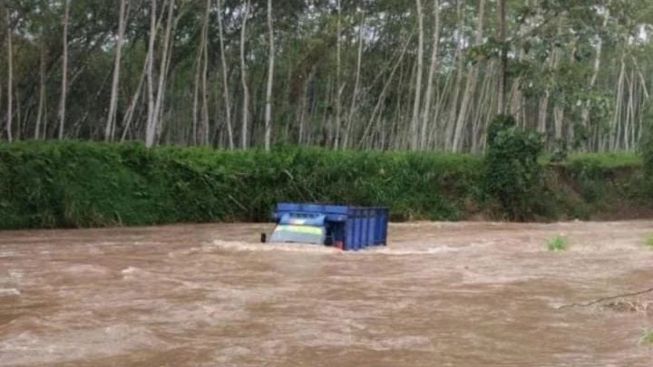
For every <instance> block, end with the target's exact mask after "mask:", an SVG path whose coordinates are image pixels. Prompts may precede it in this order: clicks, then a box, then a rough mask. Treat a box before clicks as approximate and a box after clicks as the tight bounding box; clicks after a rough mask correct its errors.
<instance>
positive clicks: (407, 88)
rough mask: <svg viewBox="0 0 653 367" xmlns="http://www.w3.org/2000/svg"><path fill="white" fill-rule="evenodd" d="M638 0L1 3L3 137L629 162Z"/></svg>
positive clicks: (643, 39)
mask: <svg viewBox="0 0 653 367" xmlns="http://www.w3.org/2000/svg"><path fill="white" fill-rule="evenodd" d="M651 24H653V2H651V1H649V0H360V1H349V0H286V1H271V0H247V1H244V0H207V1H185V0H156V1H148V0H119V1H118V0H114V1H99V0H75V1H72V0H3V1H2V2H0V45H2V47H0V124H1V126H2V129H1V130H0V136H1V138H3V139H7V140H25V139H82V140H86V139H92V140H108V141H122V140H125V141H144V142H146V143H147V144H148V145H157V144H180V145H211V146H213V147H221V148H229V147H243V148H245V147H252V146H256V147H269V146H271V145H274V144H275V143H283V144H299V145H310V146H322V147H330V148H338V149H339V148H343V147H344V148H346V149H365V148H374V149H388V150H398V149H402V150H403V149H408V150H436V151H445V152H481V151H483V150H484V148H485V147H486V142H487V139H486V136H487V127H488V124H489V122H490V121H491V120H492V119H493V118H494V117H495V115H496V114H497V112H499V113H501V112H503V113H509V114H511V115H513V116H514V118H515V119H516V121H517V124H518V125H519V126H521V127H530V128H533V129H535V130H537V131H538V132H539V133H541V134H542V135H543V139H544V143H545V148H546V149H547V150H549V151H554V150H557V149H563V150H569V151H583V152H588V151H589V152H592V151H602V152H603V151H624V150H626V151H635V150H636V148H637V145H638V142H639V139H640V137H641V135H642V130H643V129H642V125H643V122H644V121H645V116H646V115H647V114H650V113H651V110H652V108H651V99H650V91H651V86H652V85H651V77H652V76H653V43H652V42H651V40H652V39H653V27H652V26H651Z"/></svg>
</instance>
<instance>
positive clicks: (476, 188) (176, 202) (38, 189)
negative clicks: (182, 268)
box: [0, 142, 653, 229]
mask: <svg viewBox="0 0 653 367" xmlns="http://www.w3.org/2000/svg"><path fill="white" fill-rule="evenodd" d="M542 164H543V165H544V166H545V172H546V174H545V175H544V178H543V179H544V187H543V189H539V190H538V192H533V195H539V196H541V200H538V205H537V207H536V208H534V210H533V213H534V215H533V219H535V220H557V219H573V218H580V219H592V218H599V219H604V218H610V217H613V218H626V217H639V216H646V215H649V214H650V213H652V212H653V211H652V210H651V207H652V206H653V205H651V204H650V203H651V199H650V198H651V196H650V191H651V190H650V188H649V185H647V184H646V183H645V179H644V177H643V174H642V162H641V160H640V159H639V158H637V157H636V156H635V155H615V154H611V155H582V156H575V157H571V158H570V159H569V160H568V161H567V162H563V163H560V164H555V165H554V164H549V163H542ZM484 172H485V171H484V164H483V160H482V158H481V157H476V156H469V155H449V154H432V153H403V152H390V153H381V152H334V151H327V150H323V149H299V148H281V149H277V150H275V151H274V152H272V153H269V154H268V153H264V152H261V151H235V152H227V151H215V150H211V149H201V148H178V147H161V148H156V149H152V150H147V149H145V148H144V147H143V146H141V145H135V144H127V145H118V144H102V143H89V142H55V143H43V142H39V143H15V144H3V145H0V228H2V229H11V228H55V227H90V226H110V225H149V224H162V223H176V222H206V221H262V220H266V219H267V218H268V216H269V213H270V210H271V208H272V207H273V205H274V203H275V202H277V201H309V202H338V203H352V204H359V205H386V206H389V207H390V208H391V212H392V215H393V217H394V219H395V220H406V219H429V220H462V219H474V218H491V219H501V218H503V217H504V214H505V213H502V210H501V209H500V206H499V205H497V204H496V202H495V201H494V200H493V199H492V198H491V197H489V195H486V193H485V190H484V187H485V186H484Z"/></svg>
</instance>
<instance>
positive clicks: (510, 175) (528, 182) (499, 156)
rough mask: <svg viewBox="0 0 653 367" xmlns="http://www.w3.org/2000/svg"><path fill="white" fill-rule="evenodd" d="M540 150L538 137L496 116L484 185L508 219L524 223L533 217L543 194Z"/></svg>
mask: <svg viewBox="0 0 653 367" xmlns="http://www.w3.org/2000/svg"><path fill="white" fill-rule="evenodd" d="M542 150H543V144H542V141H541V136H540V135H539V134H537V133H535V132H533V131H526V130H521V129H519V128H517V127H516V126H515V120H514V119H513V118H512V117H510V116H498V117H497V118H496V119H495V120H494V121H493V122H492V124H491V125H490V127H489V129H488V150H487V154H486V157H485V163H486V167H485V169H486V172H485V186H486V190H487V193H488V194H489V195H490V196H491V197H492V198H494V199H496V200H497V201H498V202H499V204H500V205H501V208H502V210H503V212H504V213H505V214H506V215H507V216H508V217H509V218H510V219H517V220H525V219H529V218H532V217H533V216H534V215H535V214H536V207H537V200H538V197H539V196H541V194H542V185H541V179H542V166H541V165H540V164H539V163H538V158H539V156H540V154H541V153H542Z"/></svg>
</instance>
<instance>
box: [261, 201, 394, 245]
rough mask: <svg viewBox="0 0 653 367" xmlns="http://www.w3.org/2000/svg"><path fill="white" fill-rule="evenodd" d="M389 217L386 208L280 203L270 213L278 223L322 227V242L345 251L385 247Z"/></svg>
mask: <svg viewBox="0 0 653 367" xmlns="http://www.w3.org/2000/svg"><path fill="white" fill-rule="evenodd" d="M388 217H389V212H388V209H387V208H382V207H359V206H348V205H323V204H298V203H279V204H277V207H276V209H275V211H274V215H273V218H274V220H275V221H276V223H277V224H278V225H280V226H281V225H288V226H313V227H320V228H324V229H325V232H326V236H325V240H324V241H325V243H324V244H325V245H329V246H337V247H340V248H342V249H343V250H347V251H352V250H353V251H357V250H362V249H365V248H368V247H371V246H385V245H386V244H387V237H388ZM273 237H274V236H273Z"/></svg>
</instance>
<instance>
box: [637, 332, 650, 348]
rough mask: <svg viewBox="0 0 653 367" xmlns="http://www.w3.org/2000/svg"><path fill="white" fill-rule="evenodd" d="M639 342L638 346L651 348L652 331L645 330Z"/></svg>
mask: <svg viewBox="0 0 653 367" xmlns="http://www.w3.org/2000/svg"><path fill="white" fill-rule="evenodd" d="M639 342H640V344H644V345H649V346H653V329H645V330H644V332H643V333H642V336H641V338H640V339H639Z"/></svg>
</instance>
